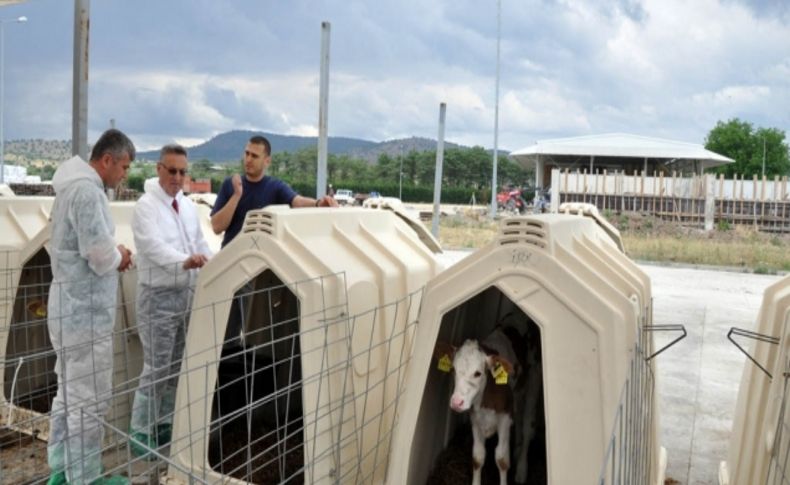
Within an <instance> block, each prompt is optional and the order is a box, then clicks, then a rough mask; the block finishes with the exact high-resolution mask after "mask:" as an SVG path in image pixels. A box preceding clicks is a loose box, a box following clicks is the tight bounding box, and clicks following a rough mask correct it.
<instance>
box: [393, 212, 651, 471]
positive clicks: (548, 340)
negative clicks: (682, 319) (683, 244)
mask: <svg viewBox="0 0 790 485" xmlns="http://www.w3.org/2000/svg"><path fill="white" fill-rule="evenodd" d="M490 288H495V289H496V290H497V291H499V292H501V294H502V295H503V296H504V297H505V298H506V299H507V301H509V302H511V303H512V304H513V305H515V306H517V307H518V308H519V309H520V310H521V311H523V312H524V313H525V314H526V315H527V316H528V317H529V318H530V319H532V320H533V321H534V322H535V323H536V324H537V326H538V328H539V330H540V335H541V345H542V350H543V380H544V405H545V414H546V415H545V419H546V448H547V478H548V483H593V482H594V481H596V479H597V478H598V475H599V473H600V472H601V466H602V463H603V458H604V453H605V450H606V446H607V445H608V443H609V439H610V436H611V432H612V429H613V420H614V416H615V412H616V409H617V406H618V403H619V400H620V395H621V391H622V390H623V386H624V383H625V379H626V376H627V373H628V369H629V364H630V362H631V359H632V358H633V355H632V352H633V348H634V344H635V339H636V338H637V334H638V326H639V325H642V324H644V323H645V322H648V321H649V320H650V317H649V313H650V312H651V308H650V295H651V289H650V281H649V279H648V278H647V276H646V275H645V274H644V273H643V272H642V271H641V270H640V269H639V268H637V267H636V265H634V263H633V262H631V261H629V260H628V258H626V257H625V256H624V255H623V254H622V253H621V252H619V251H618V250H617V249H616V248H615V245H614V244H613V243H612V240H611V238H610V235H609V234H608V233H607V232H606V231H604V230H603V229H602V227H601V226H600V225H599V224H597V223H596V221H595V220H593V218H590V217H579V216H569V215H562V214H545V215H537V216H528V217H514V218H510V219H506V220H504V221H503V222H502V223H501V225H500V231H499V235H498V237H497V238H496V239H495V240H494V241H493V242H492V243H491V244H490V245H488V246H487V247H485V248H483V249H481V250H479V251H478V252H476V253H474V254H472V255H470V256H468V257H467V258H465V259H464V260H462V261H460V262H459V263H457V264H456V265H455V266H453V267H451V268H449V269H448V270H447V271H445V272H444V273H442V274H440V275H439V276H437V277H436V278H434V279H433V280H431V282H430V283H429V284H428V287H427V288H426V291H425V294H424V296H423V303H422V307H421V310H420V317H419V325H418V327H417V332H416V335H415V347H414V352H413V355H412V360H411V362H410V364H409V368H408V370H407V375H406V384H405V393H404V395H403V396H402V398H401V402H400V404H399V407H400V411H399V422H398V425H397V427H396V432H395V438H394V442H393V448H392V453H391V460H390V463H389V469H388V477H387V483H390V484H393V485H394V484H406V483H425V481H426V478H427V476H428V473H429V471H430V469H431V467H432V465H433V463H434V462H435V460H436V458H437V456H438V454H439V453H440V452H441V450H442V449H443V448H444V447H445V446H446V444H447V441H448V439H449V437H450V435H451V434H452V430H453V426H456V425H458V424H457V423H458V422H460V420H458V419H457V418H456V417H454V416H452V413H451V412H450V410H449V407H448V396H449V392H450V390H451V389H450V387H451V384H450V382H449V381H450V379H448V378H447V374H443V373H442V372H439V371H438V370H436V369H435V367H436V366H435V365H434V363H433V361H432V359H433V351H434V347H435V345H436V342H437V341H439V340H449V341H451V342H452V343H459V342H462V341H463V340H464V339H465V338H482V337H483V336H484V335H487V333H489V332H490V331H491V330H492V329H493V327H494V325H495V324H496V323H497V322H496V321H493V320H494V319H495V318H496V317H495V315H496V313H493V314H492V317H491V319H490V320H484V321H479V320H477V319H471V320H470V319H467V320H464V318H463V317H461V318H456V317H455V315H457V311H458V308H460V307H462V305H464V304H465V302H468V301H469V300H470V299H472V298H477V297H479V295H481V294H483V292H485V291H489V289H490ZM446 316H448V318H445V317H446ZM647 338H648V340H650V341H652V338H651V337H649V336H648V337H647ZM650 346H651V347H652V342H651V344H650ZM653 365H654V364H652V361H651V367H653ZM652 370H653V374H654V375H655V368H654V367H653V369H652ZM654 403H655V400H654ZM652 414H653V418H654V420H653V423H652V426H651V427H650V428H651V432H650V434H649V440H650V442H651V445H652V448H651V449H652V450H654V453H655V454H654V456H653V457H652V459H651V462H652V463H653V464H654V465H653V468H652V469H651V470H650V476H651V483H652V484H656V485H657V484H659V483H663V475H664V470H663V465H662V463H665V461H663V460H662V459H661V453H662V451H661V450H662V449H661V448H660V446H658V436H659V435H658V416H657V409H656V407H655V406H654V407H653V409H652ZM453 423H455V424H453ZM461 425H465V426H468V423H466V424H461ZM469 452H470V454H471V449H470V450H469Z"/></svg>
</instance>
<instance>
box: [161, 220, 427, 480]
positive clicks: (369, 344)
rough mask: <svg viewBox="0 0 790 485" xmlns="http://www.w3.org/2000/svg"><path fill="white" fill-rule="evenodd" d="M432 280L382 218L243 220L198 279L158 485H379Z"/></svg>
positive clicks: (407, 230)
mask: <svg viewBox="0 0 790 485" xmlns="http://www.w3.org/2000/svg"><path fill="white" fill-rule="evenodd" d="M440 270H441V266H440V264H439V263H438V261H437V260H436V259H435V257H434V253H433V251H432V249H431V248H430V247H429V246H428V245H427V244H426V243H425V242H424V241H423V240H421V238H420V237H419V235H418V234H417V233H416V232H415V231H414V230H413V229H412V228H411V227H410V226H409V225H408V224H407V223H406V222H405V221H403V220H402V219H401V218H399V217H398V216H397V215H396V214H395V213H394V212H392V211H372V210H366V209H362V208H343V209H333V210H327V209H298V210H293V209H290V208H287V207H281V206H273V207H268V208H266V209H265V210H261V211H253V212H250V213H248V215H247V218H246V220H245V224H244V228H243V230H242V232H241V233H240V234H239V235H238V236H237V237H236V238H235V239H234V240H233V241H232V242H231V243H229V244H228V245H227V246H226V247H225V248H224V249H223V250H222V251H221V252H220V253H218V254H217V255H216V256H215V257H214V258H213V259H212V260H211V261H209V263H208V264H207V265H206V266H204V267H203V268H202V269H201V272H200V276H199V278H198V282H197V286H196V291H195V296H194V303H193V307H192V315H191V319H190V327H189V333H188V335H187V338H186V348H185V352H184V358H183V363H182V368H181V375H180V378H179V383H178V391H177V397H176V411H175V416H174V421H173V437H172V438H173V439H172V443H171V450H170V460H171V462H170V466H169V468H168V471H167V476H168V479H175V480H180V481H183V482H188V481H189V480H190V479H195V478H197V479H200V480H203V481H206V482H210V483H213V482H217V481H222V482H223V483H244V482H249V483H258V484H269V483H280V482H285V483H375V482H378V483H380V482H382V481H383V480H384V476H385V472H386V469H387V464H388V455H389V451H390V443H391V440H392V430H393V424H394V422H395V416H396V412H397V409H398V406H399V404H400V402H401V400H400V396H401V395H402V393H403V386H404V376H405V369H406V365H407V363H408V359H409V356H410V355H411V348H412V346H413V334H414V329H415V327H416V321H417V313H418V311H419V307H420V302H421V296H422V291H423V289H424V287H425V285H426V283H427V282H428V281H429V280H430V278H432V277H434V276H436V275H437V274H438V273H439V271H440Z"/></svg>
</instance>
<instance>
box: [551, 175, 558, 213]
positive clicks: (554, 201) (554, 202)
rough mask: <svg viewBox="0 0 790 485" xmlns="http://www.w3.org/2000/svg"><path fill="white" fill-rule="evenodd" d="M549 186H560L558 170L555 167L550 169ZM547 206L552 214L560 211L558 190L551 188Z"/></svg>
mask: <svg viewBox="0 0 790 485" xmlns="http://www.w3.org/2000/svg"><path fill="white" fill-rule="evenodd" d="M551 186H552V187H559V186H560V171H559V170H558V169H556V168H553V169H551ZM549 207H550V210H551V212H552V214H556V213H557V212H559V211H560V192H559V190H552V191H551V202H549Z"/></svg>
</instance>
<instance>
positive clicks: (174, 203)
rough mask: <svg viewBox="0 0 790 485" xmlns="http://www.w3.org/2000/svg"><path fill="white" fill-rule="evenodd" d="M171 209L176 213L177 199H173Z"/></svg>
mask: <svg viewBox="0 0 790 485" xmlns="http://www.w3.org/2000/svg"><path fill="white" fill-rule="evenodd" d="M173 210H174V211H176V214H178V201H177V200H176V199H173Z"/></svg>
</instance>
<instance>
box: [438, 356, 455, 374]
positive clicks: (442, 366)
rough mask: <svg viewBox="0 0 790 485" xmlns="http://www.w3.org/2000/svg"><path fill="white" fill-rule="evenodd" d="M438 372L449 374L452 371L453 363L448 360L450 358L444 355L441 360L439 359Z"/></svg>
mask: <svg viewBox="0 0 790 485" xmlns="http://www.w3.org/2000/svg"><path fill="white" fill-rule="evenodd" d="M438 367H439V370H440V371H442V372H450V371H451V370H452V369H453V361H452V360H450V356H449V355H447V354H444V355H443V356H442V358H441V359H439V365H438Z"/></svg>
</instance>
